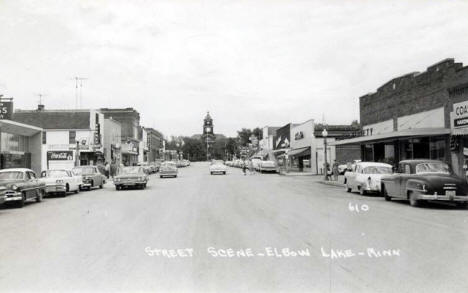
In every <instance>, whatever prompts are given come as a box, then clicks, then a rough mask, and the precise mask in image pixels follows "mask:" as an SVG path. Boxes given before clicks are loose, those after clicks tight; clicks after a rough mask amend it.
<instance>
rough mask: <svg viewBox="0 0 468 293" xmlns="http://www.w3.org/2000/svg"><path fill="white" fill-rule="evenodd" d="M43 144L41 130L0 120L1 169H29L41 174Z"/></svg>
mask: <svg viewBox="0 0 468 293" xmlns="http://www.w3.org/2000/svg"><path fill="white" fill-rule="evenodd" d="M41 142H42V129H41V128H39V127H34V126H31V125H26V124H22V123H18V122H15V121H11V120H0V169H7V168H29V169H32V170H34V171H35V172H37V173H39V172H41V171H42V165H41V151H42V147H41Z"/></svg>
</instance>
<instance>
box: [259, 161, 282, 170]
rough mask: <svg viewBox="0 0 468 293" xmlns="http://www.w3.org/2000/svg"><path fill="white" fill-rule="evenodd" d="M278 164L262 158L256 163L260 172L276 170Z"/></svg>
mask: <svg viewBox="0 0 468 293" xmlns="http://www.w3.org/2000/svg"><path fill="white" fill-rule="evenodd" d="M277 169H278V166H276V163H275V162H274V161H271V160H263V161H260V162H259V163H258V171H259V172H260V173H263V172H275V173H276V172H277Z"/></svg>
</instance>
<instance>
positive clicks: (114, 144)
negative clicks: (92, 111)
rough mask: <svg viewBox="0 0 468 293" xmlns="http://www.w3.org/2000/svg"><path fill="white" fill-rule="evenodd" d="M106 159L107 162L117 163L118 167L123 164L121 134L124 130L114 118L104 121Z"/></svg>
mask: <svg viewBox="0 0 468 293" xmlns="http://www.w3.org/2000/svg"><path fill="white" fill-rule="evenodd" d="M104 129H105V131H104V137H103V144H104V158H105V161H106V162H109V163H111V162H115V163H116V164H117V165H120V163H121V159H122V158H121V153H120V149H121V147H120V146H121V143H122V141H121V139H120V136H121V133H122V128H121V125H120V123H119V122H118V121H116V120H114V119H112V118H106V119H104Z"/></svg>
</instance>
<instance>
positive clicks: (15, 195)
mask: <svg viewBox="0 0 468 293" xmlns="http://www.w3.org/2000/svg"><path fill="white" fill-rule="evenodd" d="M45 187H46V186H45V183H44V182H41V181H39V180H38V179H37V177H36V173H34V171H33V170H30V169H26V168H17V169H3V170H0V188H1V189H2V194H3V195H5V196H6V197H4V200H5V203H8V204H9V203H16V204H17V206H18V207H20V208H22V207H23V206H24V203H25V202H26V201H27V200H30V199H35V200H36V201H37V202H41V201H42V198H43V197H44V195H45Z"/></svg>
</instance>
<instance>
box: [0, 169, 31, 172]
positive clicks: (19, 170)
mask: <svg viewBox="0 0 468 293" xmlns="http://www.w3.org/2000/svg"><path fill="white" fill-rule="evenodd" d="M11 171H13V172H26V171H30V172H34V171H33V170H31V169H28V168H9V169H2V170H0V172H11Z"/></svg>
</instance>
